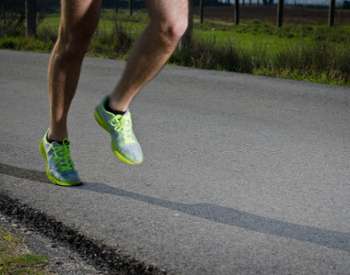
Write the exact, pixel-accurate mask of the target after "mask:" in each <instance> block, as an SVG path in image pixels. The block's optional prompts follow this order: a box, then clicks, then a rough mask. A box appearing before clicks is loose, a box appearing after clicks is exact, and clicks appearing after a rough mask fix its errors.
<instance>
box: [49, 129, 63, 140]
mask: <svg viewBox="0 0 350 275" xmlns="http://www.w3.org/2000/svg"><path fill="white" fill-rule="evenodd" d="M46 138H47V141H49V142H52V141H56V142H63V140H65V139H68V133H67V132H55V131H51V130H50V129H49V130H48V132H47V136H46Z"/></svg>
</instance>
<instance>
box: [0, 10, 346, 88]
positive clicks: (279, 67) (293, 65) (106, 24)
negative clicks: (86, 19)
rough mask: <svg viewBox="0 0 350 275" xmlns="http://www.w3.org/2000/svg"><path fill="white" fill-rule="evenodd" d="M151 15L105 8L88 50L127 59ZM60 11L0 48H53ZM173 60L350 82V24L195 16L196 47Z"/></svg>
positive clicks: (2, 40)
mask: <svg viewBox="0 0 350 275" xmlns="http://www.w3.org/2000/svg"><path fill="white" fill-rule="evenodd" d="M147 21H148V18H147V15H146V13H145V12H143V11H138V12H136V13H135V14H134V16H132V17H130V16H129V15H128V14H127V13H126V11H122V12H120V13H119V14H118V16H115V14H114V12H113V11H111V10H104V11H103V12H102V14H101V20H100V23H99V26H98V30H97V32H96V34H95V36H94V39H93V41H92V43H91V47H90V50H89V54H90V55H93V56H102V57H109V58H124V57H125V56H126V54H127V52H128V50H129V49H130V47H131V45H132V42H133V41H134V40H135V39H136V37H137V36H138V35H139V34H140V33H141V32H142V30H143V28H144V27H145V25H146V24H147ZM58 23H59V18H58V14H51V15H47V16H46V17H44V19H42V20H41V21H40V24H39V27H38V37H37V38H36V39H26V38H23V37H21V36H17V37H16V36H15V37H14V36H11V37H10V36H8V37H2V38H0V48H13V49H18V50H22V49H25V50H39V51H45V52H47V51H49V50H50V49H51V47H52V45H53V43H54V41H55V39H56V33H57V27H58ZM170 62H171V63H175V64H179V65H184V66H191V67H198V68H205V69H215V70H228V71H236V72H244V73H252V74H258V75H268V76H277V77H285V78H292V79H303V80H309V81H314V82H320V83H327V84H337V85H349V84H350V25H344V26H336V27H334V28H332V29H330V28H328V27H327V26H326V25H317V24H293V25H285V26H284V27H283V28H281V29H279V28H276V27H275V26H274V25H271V24H269V23H266V22H261V21H257V20H255V21H243V22H242V23H241V24H240V25H239V26H234V25H233V24H230V23H227V22H223V21H213V20H207V21H206V22H205V23H204V24H203V25H201V24H199V22H198V18H195V24H194V30H193V45H192V47H191V48H189V49H183V50H177V51H176V52H175V54H174V55H173V57H172V58H171V60H170Z"/></svg>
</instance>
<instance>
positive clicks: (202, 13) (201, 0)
mask: <svg viewBox="0 0 350 275" xmlns="http://www.w3.org/2000/svg"><path fill="white" fill-rule="evenodd" d="M199 9H200V20H201V24H203V22H204V0H200V1H199Z"/></svg>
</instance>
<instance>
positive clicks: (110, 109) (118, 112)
mask: <svg viewBox="0 0 350 275" xmlns="http://www.w3.org/2000/svg"><path fill="white" fill-rule="evenodd" d="M104 107H105V109H106V110H107V111H108V112H110V113H112V114H115V115H124V114H125V113H126V112H123V111H119V110H113V109H112V108H111V107H110V105H109V97H108V98H107V100H106V102H105V105H104Z"/></svg>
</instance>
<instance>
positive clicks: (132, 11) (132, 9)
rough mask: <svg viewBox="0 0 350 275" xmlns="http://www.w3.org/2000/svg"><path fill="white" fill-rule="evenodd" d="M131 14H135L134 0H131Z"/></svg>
mask: <svg viewBox="0 0 350 275" xmlns="http://www.w3.org/2000/svg"><path fill="white" fill-rule="evenodd" d="M129 14H130V16H132V15H133V14H134V0H129Z"/></svg>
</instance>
